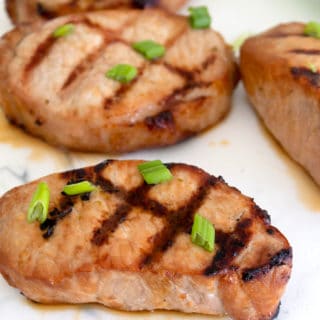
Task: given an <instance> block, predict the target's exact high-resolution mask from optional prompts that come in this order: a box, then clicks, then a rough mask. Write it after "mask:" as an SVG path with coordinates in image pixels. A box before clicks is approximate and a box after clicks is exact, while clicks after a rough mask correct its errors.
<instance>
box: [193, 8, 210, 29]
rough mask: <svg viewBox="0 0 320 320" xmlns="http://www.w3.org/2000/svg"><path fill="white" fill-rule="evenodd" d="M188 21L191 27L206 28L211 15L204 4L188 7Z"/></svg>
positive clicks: (208, 25)
mask: <svg viewBox="0 0 320 320" xmlns="http://www.w3.org/2000/svg"><path fill="white" fill-rule="evenodd" d="M189 12H190V16H189V22H190V25H191V27H192V28H193V29H207V28H209V27H210V25H211V17H210V14H209V12H208V8H207V7H205V6H201V7H191V8H189Z"/></svg>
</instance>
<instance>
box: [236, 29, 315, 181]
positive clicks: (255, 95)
mask: <svg viewBox="0 0 320 320" xmlns="http://www.w3.org/2000/svg"><path fill="white" fill-rule="evenodd" d="M304 26H305V25H304V24H302V23H289V24H282V25H279V26H277V27H275V28H273V29H271V30H268V31H267V32H264V33H262V34H260V35H257V36H255V37H252V38H249V39H248V40H247V41H246V42H245V43H244V45H243V46H242V48H241V63H240V66H241V73H242V78H243V81H244V84H245V87H246V90H247V93H248V96H249V99H250V101H251V102H252V105H253V106H254V107H255V109H256V110H257V112H258V114H259V115H260V116H261V118H262V119H263V121H264V123H265V124H266V126H267V127H268V128H269V130H270V131H271V133H272V134H273V135H274V136H275V137H276V139H278V141H279V142H280V143H281V144H282V146H283V147H284V148H285V149H286V151H287V152H288V153H289V154H290V156H291V157H292V158H293V159H295V160H296V161H297V162H299V163H300V164H301V165H302V166H304V167H305V168H306V170H307V171H308V172H309V173H310V175H311V176H312V177H313V178H314V180H315V181H316V182H317V183H318V184H320V143H319V141H320V73H319V68H320V40H319V39H315V38H312V37H310V36H305V35H304V34H303V31H304Z"/></svg>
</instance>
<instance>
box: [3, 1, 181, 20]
mask: <svg viewBox="0 0 320 320" xmlns="http://www.w3.org/2000/svg"><path fill="white" fill-rule="evenodd" d="M185 2H186V0H54V1H52V0H42V1H39V0H6V8H7V11H8V14H9V16H10V18H11V20H12V22H13V23H14V24H20V23H30V22H36V21H44V20H48V19H52V18H56V17H59V16H62V15H67V14H71V13H78V12H86V11H96V10H105V9H116V8H125V7H127V8H130V7H131V8H141V9H143V8H148V7H155V6H156V7H160V8H163V9H166V10H169V11H173V12H174V11H177V10H178V9H179V8H180V7H182V6H183V5H184V3H185Z"/></svg>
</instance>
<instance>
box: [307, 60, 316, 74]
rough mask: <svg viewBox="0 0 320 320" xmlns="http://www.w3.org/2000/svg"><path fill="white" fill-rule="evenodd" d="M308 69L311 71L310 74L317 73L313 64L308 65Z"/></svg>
mask: <svg viewBox="0 0 320 320" xmlns="http://www.w3.org/2000/svg"><path fill="white" fill-rule="evenodd" d="M308 68H309V70H310V71H311V72H313V73H317V71H318V68H317V67H316V65H315V64H313V63H311V62H310V63H308Z"/></svg>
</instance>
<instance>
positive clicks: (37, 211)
mask: <svg viewBox="0 0 320 320" xmlns="http://www.w3.org/2000/svg"><path fill="white" fill-rule="evenodd" d="M49 201H50V190H49V187H48V185H47V184H46V183H45V182H40V183H39V184H38V187H37V189H36V191H35V193H34V194H33V196H32V200H31V202H30V205H29V209H28V215H27V221H28V223H32V222H34V221H36V220H38V221H39V222H40V223H43V222H45V221H46V219H47V216H48V210H49Z"/></svg>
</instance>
